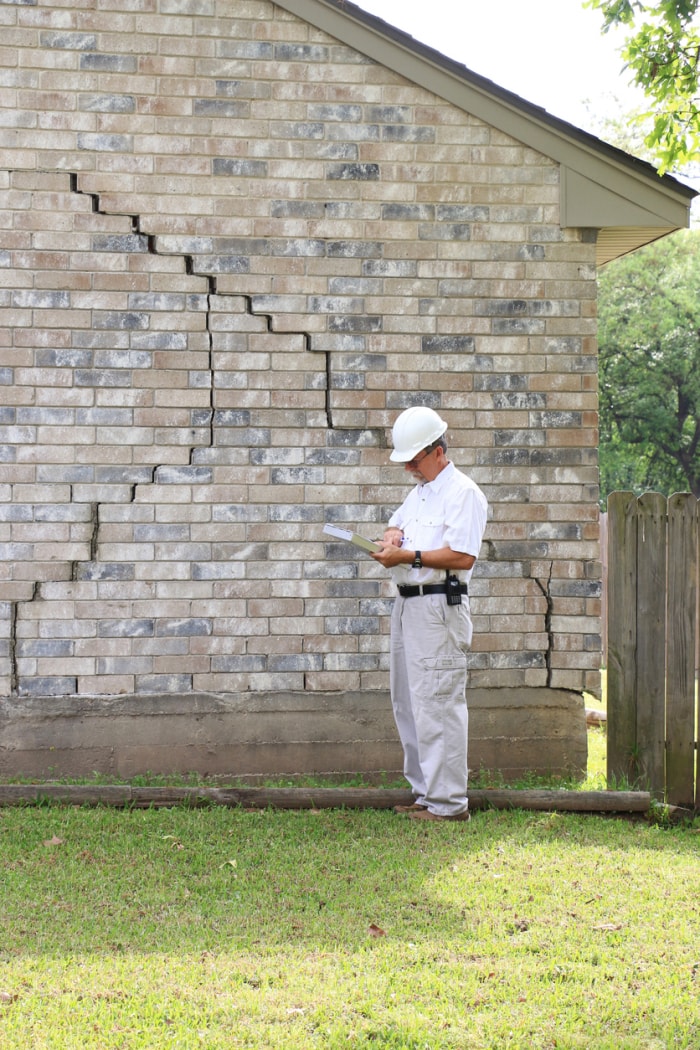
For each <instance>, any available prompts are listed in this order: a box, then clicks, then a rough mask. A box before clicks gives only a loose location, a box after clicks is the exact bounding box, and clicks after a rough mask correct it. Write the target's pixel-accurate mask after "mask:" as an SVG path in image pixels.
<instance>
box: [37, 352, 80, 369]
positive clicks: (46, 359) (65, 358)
mask: <svg viewBox="0 0 700 1050" xmlns="http://www.w3.org/2000/svg"><path fill="white" fill-rule="evenodd" d="M36 363H37V365H38V366H39V367H40V368H89V367H90V365H91V364H92V353H91V351H90V350H43V349H42V350H37V352H36Z"/></svg>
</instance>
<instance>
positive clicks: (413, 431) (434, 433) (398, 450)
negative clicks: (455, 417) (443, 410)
mask: <svg viewBox="0 0 700 1050" xmlns="http://www.w3.org/2000/svg"><path fill="white" fill-rule="evenodd" d="M446 430H447V423H446V422H445V421H444V419H440V416H439V415H438V414H437V412H435V411H434V410H433V409H432V408H426V407H425V405H414V406H413V408H407V409H406V410H405V411H404V412H402V413H401V415H400V416H399V417H398V418H397V420H396V422H395V423H394V426H393V428H392V431H391V439H392V442H393V445H394V451H393V452H392V453H391V455H390V456H389V459H392V460H393V461H394V463H408V462H409V460H411V459H415V457H416V456H417V455H418V453H419V452H421V451H422V450H423V449H424V448H427V447H428V445H432V443H433V442H434V441H437V439H438V438H440V437H442V435H443V434H444V433H445V431H446Z"/></svg>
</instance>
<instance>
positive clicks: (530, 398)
mask: <svg viewBox="0 0 700 1050" xmlns="http://www.w3.org/2000/svg"><path fill="white" fill-rule="evenodd" d="M546 404H547V398H546V397H545V395H544V394H539V393H534V394H533V393H529V394H528V393H524V392H523V393H519V392H517V393H512V394H505V393H504V394H494V395H493V407H494V408H496V409H509V408H512V409H540V408H545V407H546Z"/></svg>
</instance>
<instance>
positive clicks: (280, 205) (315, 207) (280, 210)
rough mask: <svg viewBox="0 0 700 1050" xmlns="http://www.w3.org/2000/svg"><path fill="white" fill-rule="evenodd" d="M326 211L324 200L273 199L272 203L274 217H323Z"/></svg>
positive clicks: (271, 211) (271, 212)
mask: <svg viewBox="0 0 700 1050" xmlns="http://www.w3.org/2000/svg"><path fill="white" fill-rule="evenodd" d="M325 211H326V209H325V206H324V204H323V202H322V201H296V200H291V201H272V203H271V205H270V214H271V215H272V217H273V218H274V219H322V218H323V217H324V215H325Z"/></svg>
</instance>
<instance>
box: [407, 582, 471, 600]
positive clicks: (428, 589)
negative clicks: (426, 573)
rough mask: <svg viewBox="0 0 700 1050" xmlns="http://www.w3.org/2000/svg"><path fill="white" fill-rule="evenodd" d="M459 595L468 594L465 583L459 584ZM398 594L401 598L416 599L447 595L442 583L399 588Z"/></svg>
mask: <svg viewBox="0 0 700 1050" xmlns="http://www.w3.org/2000/svg"><path fill="white" fill-rule="evenodd" d="M459 593H460V594H469V588H468V587H467V585H466V583H460V585H459ZM399 594H400V595H401V597H402V598H417V597H418V596H419V595H421V594H447V587H446V586H445V584H444V583H424V584H419V585H416V586H414V587H399Z"/></svg>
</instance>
